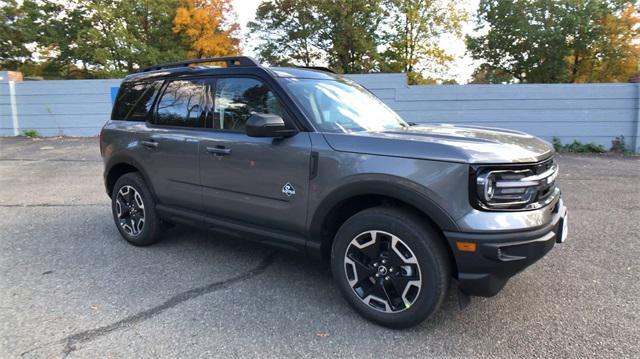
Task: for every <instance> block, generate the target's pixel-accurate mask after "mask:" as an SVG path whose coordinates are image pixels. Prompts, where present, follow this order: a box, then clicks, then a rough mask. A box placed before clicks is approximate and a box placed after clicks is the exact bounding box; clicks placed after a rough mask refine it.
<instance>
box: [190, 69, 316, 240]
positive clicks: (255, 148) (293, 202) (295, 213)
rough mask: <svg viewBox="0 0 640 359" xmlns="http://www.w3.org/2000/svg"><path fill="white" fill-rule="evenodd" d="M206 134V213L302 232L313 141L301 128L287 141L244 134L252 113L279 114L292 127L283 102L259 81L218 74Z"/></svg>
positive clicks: (202, 176)
mask: <svg viewBox="0 0 640 359" xmlns="http://www.w3.org/2000/svg"><path fill="white" fill-rule="evenodd" d="M212 97H213V99H214V106H213V108H212V109H211V114H212V116H209V121H210V124H209V127H211V130H209V131H208V133H207V136H206V137H207V138H206V139H203V140H202V142H201V145H200V149H199V154H200V181H201V184H202V190H203V207H204V209H205V211H206V212H207V213H209V214H213V215H215V216H218V217H223V218H229V219H234V220H239V221H243V222H247V223H249V224H254V225H259V226H265V227H269V228H277V229H281V230H285V231H289V232H297V233H303V231H304V223H305V220H306V211H307V207H306V201H307V195H308V184H309V165H310V157H311V141H310V138H309V135H308V133H306V132H299V133H298V134H297V135H295V136H293V137H290V138H286V139H273V138H256V137H249V136H247V135H246V134H245V123H246V121H247V118H249V116H250V115H251V114H252V113H255V112H259V113H272V114H277V115H279V116H281V117H283V119H284V120H285V122H286V123H287V124H288V126H294V124H293V122H292V121H291V118H290V117H289V116H290V115H289V113H288V112H287V111H286V109H285V108H284V107H283V104H282V101H280V99H279V98H278V97H277V95H276V94H275V93H274V91H272V90H271V89H270V88H269V86H267V84H266V83H264V82H263V81H262V80H260V79H257V78H252V77H219V78H217V80H216V83H215V88H214V89H213V93H212Z"/></svg>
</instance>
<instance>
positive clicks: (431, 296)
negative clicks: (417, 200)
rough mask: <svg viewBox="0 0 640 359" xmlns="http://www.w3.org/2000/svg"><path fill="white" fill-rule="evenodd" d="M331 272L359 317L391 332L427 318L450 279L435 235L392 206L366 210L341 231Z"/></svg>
mask: <svg viewBox="0 0 640 359" xmlns="http://www.w3.org/2000/svg"><path fill="white" fill-rule="evenodd" d="M331 269H332V272H333V277H334V279H335V281H336V282H337V285H338V287H339V289H340V291H341V292H342V294H343V296H344V297H345V298H346V300H347V301H348V302H349V304H350V305H351V306H352V307H353V308H354V309H355V310H356V311H357V312H359V313H360V314H361V315H362V316H363V317H365V318H367V319H369V320H371V321H373V322H375V323H378V324H380V325H383V326H386V327H391V328H407V327H411V326H414V325H416V324H418V323H420V322H422V321H423V320H425V319H426V318H428V317H429V316H430V315H431V314H432V313H434V312H435V311H436V310H437V309H438V307H439V306H440V304H441V303H442V301H443V300H444V298H445V296H446V293H447V289H448V286H449V280H450V264H449V260H448V255H447V252H446V249H445V248H444V246H443V244H442V242H441V240H440V238H439V234H438V232H436V231H435V230H434V229H433V228H432V227H431V226H430V225H429V224H427V223H425V220H424V219H422V218H420V217H419V216H417V215H416V214H415V213H413V212H411V211H408V210H404V209H399V208H392V207H375V208H371V209H367V210H364V211H362V212H360V213H357V214H355V215H354V216H353V217H351V218H349V219H348V220H347V221H346V222H345V223H344V224H343V225H342V226H341V227H340V229H339V230H338V233H337V234H336V237H335V239H334V242H333V246H332V252H331Z"/></svg>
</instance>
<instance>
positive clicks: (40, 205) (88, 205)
mask: <svg viewBox="0 0 640 359" xmlns="http://www.w3.org/2000/svg"><path fill="white" fill-rule="evenodd" d="M108 205H109V204H108V203H34V204H20V203H12V204H0V208H31V207H102V206H108Z"/></svg>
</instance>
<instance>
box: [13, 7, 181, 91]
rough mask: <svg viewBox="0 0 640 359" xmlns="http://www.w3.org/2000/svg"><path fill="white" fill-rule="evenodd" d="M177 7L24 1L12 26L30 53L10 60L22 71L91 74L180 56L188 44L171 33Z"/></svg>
mask: <svg viewBox="0 0 640 359" xmlns="http://www.w3.org/2000/svg"><path fill="white" fill-rule="evenodd" d="M178 5H179V0H24V1H23V2H22V5H21V6H20V7H19V11H20V13H21V14H22V15H21V17H20V19H19V21H16V24H17V25H16V26H18V25H19V26H18V27H20V28H21V29H23V33H24V34H26V40H25V41H24V42H23V43H27V44H29V50H32V51H29V56H28V58H17V57H14V58H15V60H14V61H17V67H18V68H20V69H21V70H23V72H25V74H26V75H36V76H43V77H47V78H57V77H63V78H83V77H84V78H87V77H88V78H91V77H118V76H122V75H124V74H125V73H127V72H131V71H135V70H136V69H139V68H141V67H144V66H148V65H151V64H155V63H159V62H168V61H174V60H178V59H182V58H184V57H185V56H186V52H187V51H188V49H189V48H188V47H187V46H184V45H183V43H182V38H181V36H180V35H179V34H175V33H174V32H173V19H174V17H175V13H176V9H177V7H178ZM3 39H4V37H3ZM32 52H33V55H34V56H31V55H32ZM31 57H34V58H35V57H37V58H39V59H40V61H39V62H38V63H34V62H33V61H31V60H30V58H31ZM30 61H31V62H30Z"/></svg>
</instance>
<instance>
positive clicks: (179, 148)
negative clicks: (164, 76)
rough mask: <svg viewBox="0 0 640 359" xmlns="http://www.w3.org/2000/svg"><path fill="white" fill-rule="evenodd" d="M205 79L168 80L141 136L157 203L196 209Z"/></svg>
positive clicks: (203, 116) (205, 88)
mask: <svg viewBox="0 0 640 359" xmlns="http://www.w3.org/2000/svg"><path fill="white" fill-rule="evenodd" d="M207 86H208V82H207V80H205V79H176V80H168V81H167V82H166V83H165V85H164V87H163V90H162V94H161V95H160V98H159V99H158V100H157V105H156V109H155V114H154V116H153V120H152V123H150V124H149V125H148V127H149V132H148V133H147V136H146V138H144V139H142V142H141V143H142V145H143V146H144V147H146V149H147V158H146V160H145V162H147V163H151V166H150V170H149V172H150V173H148V175H149V177H150V178H151V182H152V183H153V186H154V189H155V192H156V196H157V198H158V200H159V202H160V203H162V204H166V205H172V206H177V207H182V208H186V209H199V207H200V204H201V190H200V177H199V168H198V166H199V165H198V148H199V143H200V141H199V140H200V137H201V136H202V135H203V134H204V127H205V111H203V108H204V107H205V101H206V99H205V93H206V92H207Z"/></svg>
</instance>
